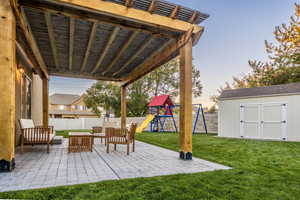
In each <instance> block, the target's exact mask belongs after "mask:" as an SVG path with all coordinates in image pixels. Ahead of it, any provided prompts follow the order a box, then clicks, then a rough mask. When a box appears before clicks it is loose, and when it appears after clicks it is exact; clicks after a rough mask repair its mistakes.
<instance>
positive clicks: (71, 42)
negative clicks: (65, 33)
mask: <svg viewBox="0 0 300 200" xmlns="http://www.w3.org/2000/svg"><path fill="white" fill-rule="evenodd" d="M69 23H70V24H69V70H70V71H72V68H73V51H74V36H75V19H74V18H70V22H69Z"/></svg>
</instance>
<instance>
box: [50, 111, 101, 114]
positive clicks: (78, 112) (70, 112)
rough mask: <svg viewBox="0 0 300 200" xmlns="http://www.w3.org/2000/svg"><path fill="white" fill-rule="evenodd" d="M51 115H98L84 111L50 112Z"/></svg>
mask: <svg viewBox="0 0 300 200" xmlns="http://www.w3.org/2000/svg"><path fill="white" fill-rule="evenodd" d="M49 114H51V115H96V114H95V113H93V112H90V111H83V110H76V111H69V110H49Z"/></svg>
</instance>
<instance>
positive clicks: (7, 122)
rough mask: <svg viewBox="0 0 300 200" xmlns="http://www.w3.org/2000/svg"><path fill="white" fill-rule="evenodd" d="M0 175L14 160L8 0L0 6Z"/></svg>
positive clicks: (12, 21)
mask: <svg viewBox="0 0 300 200" xmlns="http://www.w3.org/2000/svg"><path fill="white" fill-rule="evenodd" d="M0 16H1V17H0V27H1V31H0V47H1V50H0V69H1V73H0V96H1V98H0V171H2V170H3V171H11V170H12V169H13V167H14V164H15V162H14V157H15V126H16V118H15V117H16V95H15V92H16V69H17V64H16V44H15V40H16V21H15V17H14V13H13V10H12V8H11V6H10V3H9V0H2V1H1V3H0Z"/></svg>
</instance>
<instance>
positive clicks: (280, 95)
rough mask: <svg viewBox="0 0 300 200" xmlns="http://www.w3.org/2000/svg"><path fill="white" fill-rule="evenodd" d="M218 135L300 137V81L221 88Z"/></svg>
mask: <svg viewBox="0 0 300 200" xmlns="http://www.w3.org/2000/svg"><path fill="white" fill-rule="evenodd" d="M218 136H221V137H233V138H253V139H272V140H287V141H300V83H292V84H285V85H275V86H269V87H258V88H243V89H235V90H225V91H223V92H222V94H221V95H220V98H219V123H218Z"/></svg>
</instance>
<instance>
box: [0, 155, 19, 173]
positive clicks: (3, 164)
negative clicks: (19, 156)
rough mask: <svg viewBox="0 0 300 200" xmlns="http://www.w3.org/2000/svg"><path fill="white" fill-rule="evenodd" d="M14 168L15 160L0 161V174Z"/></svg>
mask: <svg viewBox="0 0 300 200" xmlns="http://www.w3.org/2000/svg"><path fill="white" fill-rule="evenodd" d="M15 166H16V163H15V159H14V158H13V159H12V160H11V161H7V160H0V172H11V171H12V170H13V169H14V168H15Z"/></svg>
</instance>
